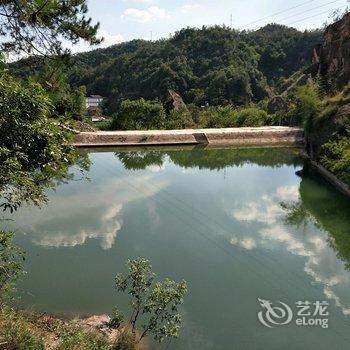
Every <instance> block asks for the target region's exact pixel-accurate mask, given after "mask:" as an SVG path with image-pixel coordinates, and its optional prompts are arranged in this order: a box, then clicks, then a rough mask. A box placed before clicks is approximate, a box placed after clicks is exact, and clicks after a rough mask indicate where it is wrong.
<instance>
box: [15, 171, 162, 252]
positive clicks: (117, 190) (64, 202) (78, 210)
mask: <svg viewBox="0 0 350 350" xmlns="http://www.w3.org/2000/svg"><path fill="white" fill-rule="evenodd" d="M152 179H153V175H152V174H150V175H141V176H136V177H134V180H135V181H136V183H138V182H141V183H147V182H149V181H151V180H152ZM70 186H74V184H72V183H69V184H67V185H65V186H64V187H62V188H60V189H59V190H62V191H64V192H63V193H64V194H63V195H61V194H60V192H57V193H56V195H55V197H54V198H52V199H51V201H50V204H49V205H48V206H45V207H44V208H42V209H41V211H42V214H41V215H35V212H36V210H39V209H38V208H35V209H32V210H30V209H29V210H28V211H26V210H23V211H21V213H18V214H17V215H18V219H19V220H18V221H20V222H21V226H20V228H21V230H22V231H25V232H27V233H28V234H30V235H31V240H32V242H33V243H34V244H37V245H41V246H45V247H56V248H57V247H75V246H78V245H83V244H85V243H86V242H87V241H88V240H89V239H95V240H99V242H100V246H101V248H102V249H110V248H112V246H113V245H114V244H115V240H116V238H117V234H118V232H119V231H120V230H121V228H122V226H123V209H124V208H125V206H127V204H128V203H131V202H136V201H139V200H142V199H144V198H148V197H152V196H154V195H155V194H156V193H157V192H158V191H161V190H162V189H163V188H164V187H166V186H167V183H166V182H164V181H160V182H158V184H157V188H156V189H151V188H145V189H143V190H142V191H139V192H135V191H134V190H133V189H132V190H130V189H128V187H127V186H125V179H124V177H122V178H117V179H114V178H111V179H109V180H106V181H105V182H103V183H101V184H99V185H96V186H86V187H84V191H83V192H81V193H80V195H79V196H76V194H75V193H74V192H72V193H71V194H69V191H68V192H66V191H67V189H69V187H70ZM96 193H98V195H96ZM33 213H34V214H33ZM149 214H150V216H151V217H152V218H153V219H155V218H156V209H155V208H154V209H153V210H152V209H151V210H150V212H149Z"/></svg>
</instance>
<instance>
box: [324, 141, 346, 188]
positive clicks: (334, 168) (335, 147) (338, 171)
mask: <svg viewBox="0 0 350 350" xmlns="http://www.w3.org/2000/svg"><path fill="white" fill-rule="evenodd" d="M323 151H324V156H323V157H322V158H321V164H322V165H323V166H325V167H326V168H327V169H329V170H330V171H331V172H332V173H334V174H335V175H336V176H338V177H339V178H340V179H342V180H344V181H345V182H347V183H348V184H350V138H349V137H344V138H342V139H340V140H336V141H329V142H327V143H326V144H324V145H323Z"/></svg>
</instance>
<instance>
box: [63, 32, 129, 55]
mask: <svg viewBox="0 0 350 350" xmlns="http://www.w3.org/2000/svg"><path fill="white" fill-rule="evenodd" d="M97 36H98V37H103V38H104V40H103V41H102V43H101V44H99V45H93V46H91V45H89V43H87V42H86V41H83V40H80V41H79V42H78V43H77V44H74V45H72V43H71V42H68V41H67V42H66V47H68V48H70V49H71V50H72V51H73V52H86V51H91V50H94V49H97V48H103V47H108V46H111V45H115V44H120V43H121V42H123V41H124V37H123V36H122V35H121V34H111V33H108V32H106V31H105V30H102V29H101V30H100V31H99V32H98V34H97Z"/></svg>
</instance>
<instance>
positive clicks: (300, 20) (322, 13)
mask: <svg viewBox="0 0 350 350" xmlns="http://www.w3.org/2000/svg"><path fill="white" fill-rule="evenodd" d="M346 7H347V6H342V7H339V9H343V8H346ZM335 10H337V9H333V11H335ZM327 13H329V10H327V11H324V12H321V13H318V14H317V15H313V16H309V17H305V18H302V19H299V20H297V21H294V22H290V23H286V24H285V25H287V26H290V25H292V24H294V23H299V22H303V21H306V20H308V19H311V18H315V17H318V16H322V15H325V14H327Z"/></svg>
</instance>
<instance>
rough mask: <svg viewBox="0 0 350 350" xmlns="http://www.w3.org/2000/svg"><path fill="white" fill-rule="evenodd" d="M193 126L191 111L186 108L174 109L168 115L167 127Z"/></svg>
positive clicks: (186, 127) (182, 127)
mask: <svg viewBox="0 0 350 350" xmlns="http://www.w3.org/2000/svg"><path fill="white" fill-rule="evenodd" d="M193 126H194V122H193V119H192V116H191V113H190V112H189V111H188V110H187V109H186V108H178V109H172V110H171V111H170V113H169V116H168V117H167V121H166V128H167V129H188V128H192V127H193Z"/></svg>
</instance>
